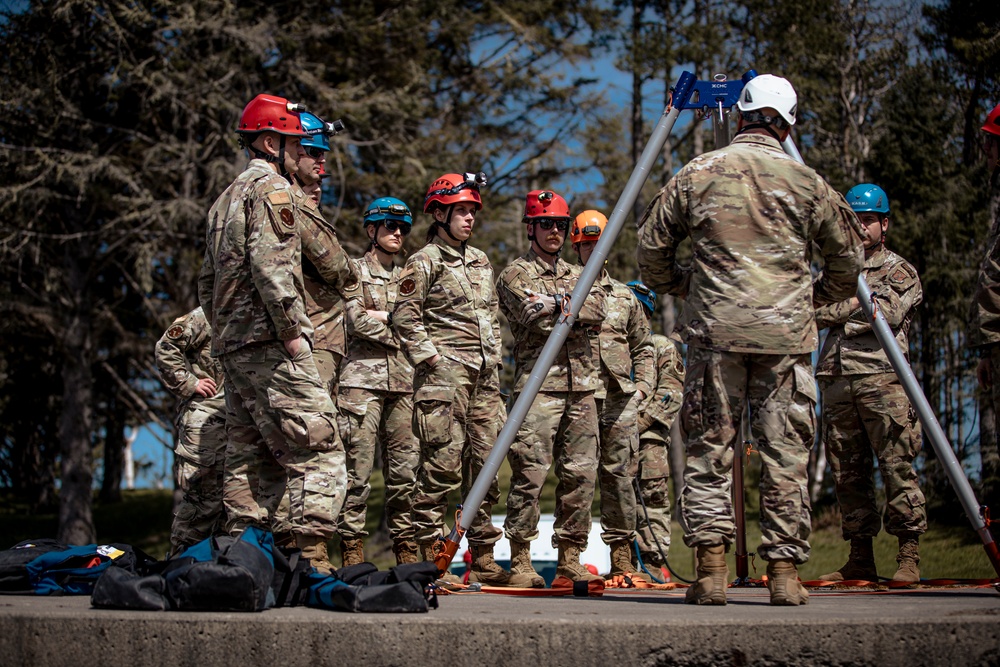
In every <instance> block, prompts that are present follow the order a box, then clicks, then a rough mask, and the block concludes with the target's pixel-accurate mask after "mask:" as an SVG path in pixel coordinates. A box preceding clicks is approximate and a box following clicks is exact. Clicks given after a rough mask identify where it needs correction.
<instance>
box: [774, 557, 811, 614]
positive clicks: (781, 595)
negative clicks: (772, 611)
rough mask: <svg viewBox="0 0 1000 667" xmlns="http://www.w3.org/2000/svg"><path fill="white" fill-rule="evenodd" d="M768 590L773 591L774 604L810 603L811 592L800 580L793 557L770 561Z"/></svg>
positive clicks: (793, 604)
mask: <svg viewBox="0 0 1000 667" xmlns="http://www.w3.org/2000/svg"><path fill="white" fill-rule="evenodd" d="M767 590H769V591H771V604H773V605H778V606H785V607H788V606H795V605H800V604H809V592H808V591H807V590H806V589H805V586H803V585H802V583H801V582H800V581H799V571H798V570H797V569H796V568H795V562H794V561H793V560H792V559H791V558H782V559H779V560H772V561H769V562H768V564H767Z"/></svg>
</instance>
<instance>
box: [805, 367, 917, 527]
mask: <svg viewBox="0 0 1000 667" xmlns="http://www.w3.org/2000/svg"><path fill="white" fill-rule="evenodd" d="M819 380H820V388H821V390H822V392H823V443H824V445H825V447H826V456H827V460H828V461H829V462H830V468H831V470H832V471H833V482H834V485H835V487H836V490H837V502H839V503H840V509H841V514H842V519H841V523H842V525H841V529H842V530H843V534H844V539H845V540H849V539H851V538H852V537H875V536H876V535H878V531H879V529H880V528H881V526H882V517H881V516H880V513H879V511H878V507H877V506H876V503H875V481H874V471H873V465H874V461H873V458H877V459H878V468H879V472H880V473H881V474H882V481H883V483H884V485H885V498H886V503H885V530H886V532H887V533H889V534H890V535H894V536H896V537H902V538H913V537H916V536H918V535H921V534H923V533H925V532H927V511H926V508H925V504H924V494H923V492H921V490H920V487H919V486H918V484H917V473H916V471H915V470H914V469H913V459H914V458H916V456H917V453H918V452H919V451H920V444H921V437H920V424H919V423H918V422H917V419H916V415H915V413H914V411H913V410H912V409H911V408H910V401H909V400H908V399H907V398H906V392H904V391H903V386H902V385H901V384H900V383H899V379H898V378H897V377H896V374H895V373H878V374H873V375H840V376H820V378H819Z"/></svg>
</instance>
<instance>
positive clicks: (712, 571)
mask: <svg viewBox="0 0 1000 667" xmlns="http://www.w3.org/2000/svg"><path fill="white" fill-rule="evenodd" d="M694 558H695V577H697V581H695V582H694V583H693V584H691V585H690V586H688V589H687V593H685V594H684V602H686V603H688V604H712V605H724V604H726V586H727V585H728V584H729V564H728V563H726V547H725V546H724V545H722V544H716V545H714V546H709V545H706V544H699V545H698V546H697V547H695V552H694Z"/></svg>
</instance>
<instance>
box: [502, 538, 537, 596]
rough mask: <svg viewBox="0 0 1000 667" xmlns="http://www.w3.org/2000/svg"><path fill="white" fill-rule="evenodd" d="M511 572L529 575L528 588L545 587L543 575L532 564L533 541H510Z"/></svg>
mask: <svg viewBox="0 0 1000 667" xmlns="http://www.w3.org/2000/svg"><path fill="white" fill-rule="evenodd" d="M510 573H511V574H519V575H523V576H525V577H527V578H528V583H527V585H526V588H545V580H544V579H542V575H540V574H538V573H537V572H535V568H534V567H533V566H532V565H531V542H518V541H517V540H511V541H510Z"/></svg>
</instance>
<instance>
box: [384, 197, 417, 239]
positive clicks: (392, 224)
mask: <svg viewBox="0 0 1000 667" xmlns="http://www.w3.org/2000/svg"><path fill="white" fill-rule="evenodd" d="M394 205H396V204H394ZM382 226H383V227H385V228H386V230H387V231H389V232H395V231H397V230H398V231H399V233H400V234H402V235H403V236H407V235H408V234H409V233H410V230H411V229H413V225H408V224H406V223H405V222H400V221H399V220H386V221H384V222H383V223H382Z"/></svg>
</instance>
